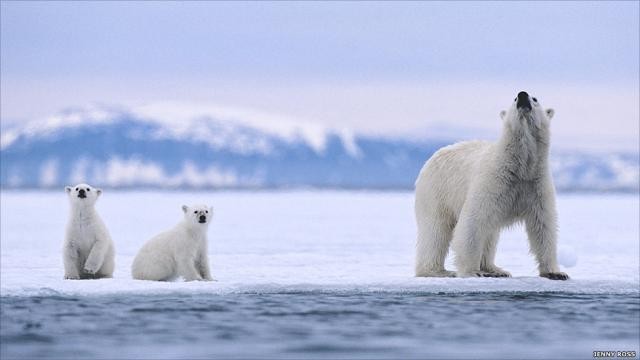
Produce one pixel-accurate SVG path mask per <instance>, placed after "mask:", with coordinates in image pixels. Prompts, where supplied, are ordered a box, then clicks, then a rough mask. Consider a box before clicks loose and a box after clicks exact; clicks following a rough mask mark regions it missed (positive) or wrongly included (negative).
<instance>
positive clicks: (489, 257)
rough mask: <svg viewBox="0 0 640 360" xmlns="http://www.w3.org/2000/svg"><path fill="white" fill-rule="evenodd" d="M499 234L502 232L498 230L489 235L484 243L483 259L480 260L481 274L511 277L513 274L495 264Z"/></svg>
mask: <svg viewBox="0 0 640 360" xmlns="http://www.w3.org/2000/svg"><path fill="white" fill-rule="evenodd" d="M499 236H500V233H499V232H498V231H496V232H494V233H493V234H490V235H488V236H487V240H486V241H485V243H484V250H483V252H482V260H481V261H480V270H481V274H480V275H481V276H484V277H511V274H510V273H509V272H508V271H505V270H503V269H502V268H500V267H498V266H496V264H495V258H496V250H497V247H498V238H499Z"/></svg>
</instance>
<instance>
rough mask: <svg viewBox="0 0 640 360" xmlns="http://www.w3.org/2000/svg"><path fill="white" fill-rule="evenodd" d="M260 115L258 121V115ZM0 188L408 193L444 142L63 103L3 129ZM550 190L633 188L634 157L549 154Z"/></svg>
mask: <svg viewBox="0 0 640 360" xmlns="http://www.w3.org/2000/svg"><path fill="white" fill-rule="evenodd" d="M262 119H264V121H262ZM1 139H2V140H1V142H0V160H1V162H0V169H1V174H0V186H1V187H2V188H4V189H10V188H52V187H60V186H64V185H67V184H73V183H77V182H88V183H92V184H96V185H99V186H104V187H112V188H145V187H149V188H164V189H175V188H190V189H208V188H305V187H313V188H350V189H352V188H363V189H409V188H412V187H413V182H414V180H415V178H416V176H417V174H418V172H419V171H420V169H421V167H422V165H423V164H424V162H425V161H426V160H427V159H428V158H429V157H430V156H431V155H432V154H433V153H434V152H435V151H436V150H437V149H439V148H440V147H442V146H445V145H448V144H450V143H452V142H453V141H451V140H449V139H446V138H440V139H438V138H432V139H429V140H422V141H417V140H410V139H403V138H392V137H383V136H368V135H362V134H357V133H354V132H351V131H349V130H346V129H331V128H326V127H322V126H319V125H317V124H313V123H297V122H295V121H292V120H291V119H281V118H273V117H272V118H263V117H262V115H261V114H255V113H253V114H252V113H246V112H245V113H242V112H237V111H236V112H234V111H231V110H228V109H222V110H221V109H219V108H204V109H199V110H198V111H191V112H187V113H184V112H180V109H179V108H174V109H171V107H170V106H164V107H158V108H147V109H143V110H141V111H140V110H137V111H127V110H126V109H113V108H89V109H71V110H68V111H65V112H63V113H60V114H58V115H56V116H53V117H50V118H47V119H45V120H43V121H40V122H29V123H27V124H25V125H23V126H14V127H10V128H7V129H3V131H2V137H1ZM551 168H552V172H553V174H554V180H555V182H556V186H557V187H558V189H560V190H589V191H638V182H639V180H638V179H639V176H638V154H637V153H636V154H634V153H609V154H589V153H586V152H580V151H563V152H554V153H552V156H551Z"/></svg>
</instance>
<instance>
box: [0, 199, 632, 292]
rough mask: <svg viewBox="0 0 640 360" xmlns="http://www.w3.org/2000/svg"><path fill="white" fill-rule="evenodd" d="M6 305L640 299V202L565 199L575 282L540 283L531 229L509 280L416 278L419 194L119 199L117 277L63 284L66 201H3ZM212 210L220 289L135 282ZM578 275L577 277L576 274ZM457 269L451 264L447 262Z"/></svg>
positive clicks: (517, 248)
mask: <svg viewBox="0 0 640 360" xmlns="http://www.w3.org/2000/svg"><path fill="white" fill-rule="evenodd" d="M1 196H2V201H1V211H2V217H1V225H2V226H1V228H2V229H1V240H2V241H1V250H2V257H1V260H2V262H1V270H2V271H1V275H0V276H1V277H0V280H1V287H0V291H1V293H2V295H3V296H6V295H15V296H20V295H23V296H30V295H47V294H74V295H92V294H121V293H135V294H150V293H164V292H185V293H210V294H227V293H282V292H313V291H320V292H344V291H346V292H353V291H356V292H391V293H411V292H417V293H439V292H452V293H455V292H518V291H525V292H567V293H590V294H599V293H606V294H618V293H620V294H623V293H638V287H639V285H638V283H639V279H638V269H639V264H638V259H639V255H638V254H639V248H638V244H639V242H638V238H639V234H638V231H639V224H638V196H637V194H628V195H560V196H559V198H558V207H559V216H560V235H559V239H560V240H559V243H560V247H559V260H560V263H561V264H563V265H565V266H567V267H565V268H563V270H565V271H566V272H568V273H569V275H570V276H571V280H570V281H566V282H562V281H550V280H547V279H542V278H539V277H537V273H536V267H535V263H534V260H533V257H532V256H531V255H530V254H529V253H528V244H527V240H526V235H525V232H524V230H523V228H522V227H521V226H516V227H514V228H512V229H509V230H506V231H505V232H503V234H502V236H501V240H500V243H499V249H498V253H497V259H496V263H497V264H498V265H499V266H501V267H503V268H505V269H507V270H509V271H511V273H512V274H513V276H514V277H513V278H510V279H484V278H483V279H434V278H429V279H423V278H415V277H413V256H414V252H413V249H414V242H415V225H414V220H413V210H412V206H413V195H412V194H411V193H409V192H366V191H363V192H348V191H320V192H317V191H273V192H193V193H182V192H145V191H131V192H116V191H111V190H106V191H105V192H104V194H103V196H102V198H101V199H99V201H98V204H97V208H98V211H99V212H100V213H101V215H102V217H103V219H104V221H105V222H106V224H107V226H108V227H109V229H110V232H111V235H112V237H113V239H114V242H115V245H116V253H117V255H116V272H115V274H114V278H113V279H103V280H95V281H65V280H63V279H62V275H63V267H62V259H61V244H62V239H63V236H64V227H65V223H66V220H67V216H68V214H67V211H68V204H67V199H66V196H65V194H64V191H62V190H61V191H60V192H39V191H4V192H2V194H1ZM195 202H204V203H208V204H211V205H213V207H214V213H215V215H214V220H213V223H212V225H211V226H210V228H209V241H210V247H209V252H210V254H209V256H210V261H211V266H212V272H213V275H214V277H215V278H216V279H217V280H218V281H216V282H211V283H207V282H192V283H185V282H176V283H157V282H145V281H136V280H132V279H131V275H130V265H131V262H132V260H133V257H134V256H135V254H136V251H137V250H138V249H139V248H140V247H141V246H142V244H143V243H144V242H145V241H146V240H147V239H149V238H150V237H152V236H153V235H155V234H157V233H158V232H160V231H162V230H165V229H167V228H169V227H171V226H173V225H174V223H176V222H177V221H179V220H180V218H181V216H182V212H181V209H180V206H181V205H182V204H183V203H184V204H190V203H195ZM569 266H571V267H569ZM449 267H450V268H452V267H453V265H452V264H451V261H450V259H449Z"/></svg>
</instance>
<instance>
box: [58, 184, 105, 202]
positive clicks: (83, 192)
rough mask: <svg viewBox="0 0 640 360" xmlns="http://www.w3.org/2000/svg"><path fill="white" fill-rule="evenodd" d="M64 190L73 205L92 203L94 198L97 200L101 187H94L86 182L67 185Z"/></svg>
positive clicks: (94, 200)
mask: <svg viewBox="0 0 640 360" xmlns="http://www.w3.org/2000/svg"><path fill="white" fill-rule="evenodd" d="M64 190H65V191H66V192H67V196H68V197H69V201H70V202H71V204H73V205H93V204H95V202H96V200H98V197H99V196H100V194H102V190H101V189H98V188H94V187H92V186H90V185H87V184H78V185H76V186H67V187H65V188H64Z"/></svg>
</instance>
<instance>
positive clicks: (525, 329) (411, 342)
mask: <svg viewBox="0 0 640 360" xmlns="http://www.w3.org/2000/svg"><path fill="white" fill-rule="evenodd" d="M0 304H1V320H2V321H1V327H0V340H1V345H0V346H1V354H0V355H1V356H2V359H9V358H212V357H217V358H302V357H305V358H556V359H566V358H581V359H589V358H592V353H593V351H594V350H607V351H609V350H630V351H635V352H636V354H637V352H638V342H639V340H638V339H639V337H640V330H639V328H640V318H639V314H640V297H639V295H638V294H625V295H589V294H579V295H576V294H562V293H546V294H545V293H480V294H478V293H475V294H470V293H467V294H419V293H408V294H405V293H395V294H394V293H321V292H319V293H282V294H273V293H270V294H226V295H204V294H193V295H190V294H184V293H182V294H174V295H167V294H163V295H157V296H153V295H136V296H131V295H112V296H47V297H15V296H3V297H1V298H0Z"/></svg>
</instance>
